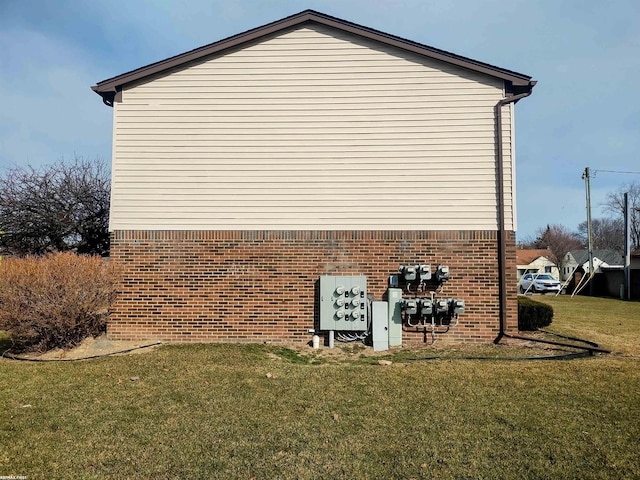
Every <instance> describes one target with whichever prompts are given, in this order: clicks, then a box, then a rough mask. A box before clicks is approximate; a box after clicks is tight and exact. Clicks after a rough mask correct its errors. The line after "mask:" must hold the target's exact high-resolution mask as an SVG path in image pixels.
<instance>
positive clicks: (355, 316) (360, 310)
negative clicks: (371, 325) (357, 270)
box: [320, 275, 367, 332]
mask: <svg viewBox="0 0 640 480" xmlns="http://www.w3.org/2000/svg"><path fill="white" fill-rule="evenodd" d="M366 329H367V277H364V276H358V277H333V276H329V275H323V276H322V277H320V330H346V331H362V332H363V331H365V330H366Z"/></svg>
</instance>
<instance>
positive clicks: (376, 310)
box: [371, 302, 389, 352]
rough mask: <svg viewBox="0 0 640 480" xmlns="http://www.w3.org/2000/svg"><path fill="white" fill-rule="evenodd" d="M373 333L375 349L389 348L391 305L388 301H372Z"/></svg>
mask: <svg viewBox="0 0 640 480" xmlns="http://www.w3.org/2000/svg"><path fill="white" fill-rule="evenodd" d="M371 311H372V315H373V318H372V319H371V329H372V332H371V335H372V337H373V350H374V351H375V352H382V351H384V350H389V305H388V303H387V302H372V308H371Z"/></svg>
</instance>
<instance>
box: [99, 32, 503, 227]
mask: <svg viewBox="0 0 640 480" xmlns="http://www.w3.org/2000/svg"><path fill="white" fill-rule="evenodd" d="M503 96H504V91H503V85H502V82H501V81H499V80H497V79H494V78H492V77H489V76H484V75H482V74H478V73H474V72H469V71H466V70H464V69H461V68H459V67H455V66H452V65H449V64H445V63H441V62H437V61H434V60H430V59H425V58H423V57H420V56H418V55H414V54H409V53H406V52H402V51H399V50H396V49H393V48H391V47H386V46H385V47H381V46H380V45H378V44H377V43H373V42H370V41H366V40H363V39H361V38H358V37H353V36H350V35H348V34H345V33H343V32H340V33H336V32H335V31H333V30H330V29H328V28H326V27H316V26H314V27H312V28H310V27H305V28H300V29H297V30H294V31H290V32H288V33H284V34H282V35H279V36H277V37H273V38H270V39H268V40H265V41H263V42H261V43H257V44H254V45H251V46H248V47H245V48H244V49H241V50H237V51H234V52H232V53H228V54H227V55H224V56H219V57H217V58H212V59H209V60H207V61H205V62H203V63H200V64H196V65H192V66H190V67H188V68H185V69H182V70H179V71H175V72H172V73H170V74H167V75H163V76H160V77H158V78H155V79H154V80H152V81H147V82H146V83H141V84H139V85H135V86H130V87H127V88H125V89H124V91H123V95H122V103H116V104H115V112H114V115H115V118H114V132H115V133H114V163H113V191H112V209H111V229H112V230H120V229H162V230H165V229H166V230H176V229H214V230H215V229H251V230H264V229H292V230H297V229H362V230H369V229H380V230H466V229H474V230H475V229H496V228H497V218H496V217H497V214H496V170H495V139H494V135H495V134H494V110H493V109H494V106H495V104H496V103H497V102H498V100H500V99H501V98H503ZM503 114H504V122H503V126H504V128H503V135H504V139H505V145H504V151H505V156H506V158H507V160H509V161H508V162H507V169H506V171H505V198H506V200H507V203H506V212H507V219H508V220H507V228H511V227H512V202H511V198H512V197H513V195H512V193H513V192H512V184H513V174H512V169H511V165H510V158H511V131H512V130H511V108H510V107H505V108H504V111H503Z"/></svg>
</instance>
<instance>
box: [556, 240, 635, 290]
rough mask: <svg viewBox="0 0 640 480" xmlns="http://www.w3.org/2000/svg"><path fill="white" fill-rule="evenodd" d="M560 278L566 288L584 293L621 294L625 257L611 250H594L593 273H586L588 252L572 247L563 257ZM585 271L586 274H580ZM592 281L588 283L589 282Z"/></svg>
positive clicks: (587, 271)
mask: <svg viewBox="0 0 640 480" xmlns="http://www.w3.org/2000/svg"><path fill="white" fill-rule="evenodd" d="M561 269H562V270H561V272H562V275H563V278H562V280H563V281H564V282H565V284H566V285H567V291H568V292H574V291H578V292H580V293H582V294H584V295H588V294H590V295H594V296H609V297H621V296H622V295H623V294H624V282H625V280H624V257H623V256H622V255H620V254H619V253H618V252H616V251H614V250H608V249H601V250H594V251H593V270H594V276H593V277H590V276H588V275H589V252H588V251H587V250H571V251H570V252H567V253H566V255H564V257H563V261H562V266H561ZM585 275H587V276H588V277H587V278H583V277H584V276H585ZM588 282H590V283H592V284H593V285H590V286H587V285H589V283H588Z"/></svg>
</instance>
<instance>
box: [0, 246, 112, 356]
mask: <svg viewBox="0 0 640 480" xmlns="http://www.w3.org/2000/svg"><path fill="white" fill-rule="evenodd" d="M118 278H119V275H118V272H117V270H116V268H115V267H114V266H113V265H112V264H110V263H109V262H108V261H105V260H104V259H102V258H100V257H89V256H80V255H76V254H74V253H69V252H66V253H55V254H50V255H47V256H44V257H25V258H9V259H4V260H2V261H1V262H0V330H6V331H7V332H9V335H10V337H11V341H12V343H13V347H12V350H13V351H16V352H24V351H38V352H43V351H47V350H50V349H53V348H72V347H74V346H75V345H78V344H79V343H80V342H82V340H84V339H85V338H87V337H90V336H96V335H98V334H100V333H102V332H104V331H105V329H106V322H107V318H108V314H109V308H110V305H111V303H112V302H113V300H114V299H115V294H116V290H117V285H118Z"/></svg>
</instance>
